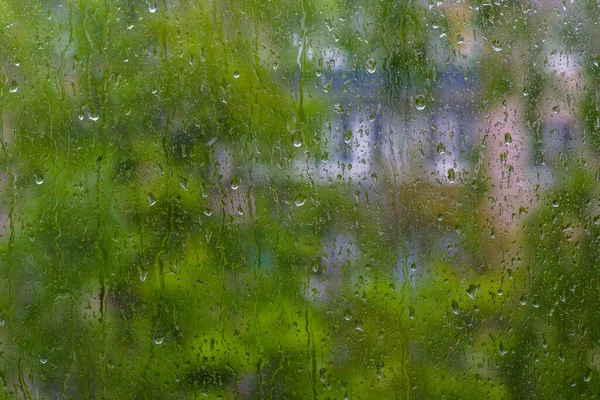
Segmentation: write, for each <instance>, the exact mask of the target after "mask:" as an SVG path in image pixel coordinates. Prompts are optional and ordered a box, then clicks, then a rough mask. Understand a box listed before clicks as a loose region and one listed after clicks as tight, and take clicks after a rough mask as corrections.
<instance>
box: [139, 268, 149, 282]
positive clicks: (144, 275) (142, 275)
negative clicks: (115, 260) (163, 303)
mask: <svg viewBox="0 0 600 400" xmlns="http://www.w3.org/2000/svg"><path fill="white" fill-rule="evenodd" d="M146 278H148V271H140V281H142V282H146Z"/></svg>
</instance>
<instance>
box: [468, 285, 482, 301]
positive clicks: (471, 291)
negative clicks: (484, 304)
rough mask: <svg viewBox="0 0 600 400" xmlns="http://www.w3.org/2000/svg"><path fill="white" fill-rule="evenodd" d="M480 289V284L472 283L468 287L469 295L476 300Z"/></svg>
mask: <svg viewBox="0 0 600 400" xmlns="http://www.w3.org/2000/svg"><path fill="white" fill-rule="evenodd" d="M478 290H479V285H474V284H470V285H469V287H468V288H467V295H468V296H469V297H470V298H471V300H475V295H476V294H477V291H478Z"/></svg>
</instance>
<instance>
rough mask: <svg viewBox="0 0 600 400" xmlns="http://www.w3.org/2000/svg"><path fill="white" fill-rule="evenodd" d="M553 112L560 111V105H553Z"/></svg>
mask: <svg viewBox="0 0 600 400" xmlns="http://www.w3.org/2000/svg"><path fill="white" fill-rule="evenodd" d="M552 112H553V113H554V114H558V113H560V106H558V105H557V106H554V107H552Z"/></svg>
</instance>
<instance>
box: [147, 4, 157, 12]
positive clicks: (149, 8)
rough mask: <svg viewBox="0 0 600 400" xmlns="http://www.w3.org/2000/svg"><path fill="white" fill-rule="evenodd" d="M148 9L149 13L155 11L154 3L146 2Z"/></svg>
mask: <svg viewBox="0 0 600 400" xmlns="http://www.w3.org/2000/svg"><path fill="white" fill-rule="evenodd" d="M148 11H150V13H151V14H154V13H155V12H156V4H154V5H152V4H150V3H148Z"/></svg>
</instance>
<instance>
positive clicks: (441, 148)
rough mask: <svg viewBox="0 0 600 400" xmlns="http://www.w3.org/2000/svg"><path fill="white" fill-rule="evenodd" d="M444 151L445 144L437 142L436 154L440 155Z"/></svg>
mask: <svg viewBox="0 0 600 400" xmlns="http://www.w3.org/2000/svg"><path fill="white" fill-rule="evenodd" d="M445 152H446V146H445V145H444V143H442V142H439V143H438V145H437V154H438V156H441V155H442V154H444V153H445Z"/></svg>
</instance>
